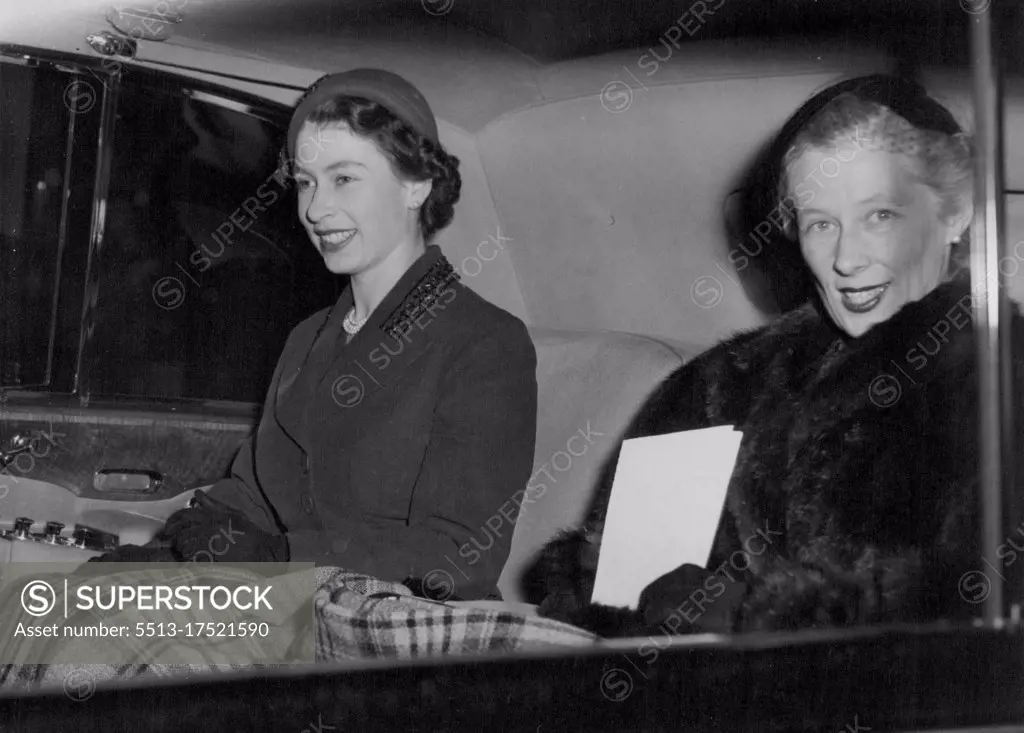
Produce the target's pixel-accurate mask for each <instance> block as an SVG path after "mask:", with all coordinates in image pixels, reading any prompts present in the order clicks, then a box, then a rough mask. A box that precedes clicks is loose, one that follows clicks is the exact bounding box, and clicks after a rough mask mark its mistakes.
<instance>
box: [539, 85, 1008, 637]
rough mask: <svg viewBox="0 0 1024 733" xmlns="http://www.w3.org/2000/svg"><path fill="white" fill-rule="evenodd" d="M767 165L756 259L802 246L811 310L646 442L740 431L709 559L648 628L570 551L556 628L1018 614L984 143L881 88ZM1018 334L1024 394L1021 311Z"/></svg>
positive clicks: (692, 383) (802, 117) (647, 610)
mask: <svg viewBox="0 0 1024 733" xmlns="http://www.w3.org/2000/svg"><path fill="white" fill-rule="evenodd" d="M763 161H764V163H765V165H764V167H763V168H761V169H759V170H760V172H761V173H762V174H763V175H762V176H761V178H760V181H761V184H762V186H764V188H763V189H762V190H766V191H767V192H768V194H769V196H768V197H767V198H768V200H769V201H770V203H769V204H768V205H762V206H756V205H755V206H754V208H753V212H754V215H753V216H752V217H751V222H753V223H755V224H756V223H757V222H758V221H776V220H781V221H783V222H784V232H785V234H786V236H784V237H779V238H778V241H777V242H775V243H774V245H775V247H774V249H773V248H772V247H771V246H766V247H765V251H764V254H763V257H766V258H780V259H782V258H786V257H788V256H789V255H788V254H787V248H790V249H789V251H791V252H793V253H794V255H796V256H795V257H793V258H791V259H795V260H797V261H799V262H800V265H799V266H800V267H803V268H805V271H806V273H807V274H808V276H809V278H810V281H811V282H812V283H813V286H814V296H813V297H812V298H811V299H810V301H809V302H806V303H805V304H803V305H801V306H799V307H797V308H795V309H794V310H791V311H790V312H788V313H786V314H785V315H783V316H782V317H781V318H779V319H778V320H777V321H775V322H774V323H772V324H770V325H768V326H766V327H764V328H761V329H758V330H755V331H751V332H748V333H743V334H741V335H738V336H736V337H734V338H732V339H731V340H729V341H727V342H725V343H723V344H721V345H720V346H718V347H716V348H714V349H712V350H710V351H709V352H707V353H706V354H704V355H703V356H701V357H699V358H698V359H696V360H694V361H693V362H692V363H690V364H688V365H686V366H684V367H682V368H681V369H680V370H679V371H678V372H676V373H675V374H674V375H672V376H670V377H669V378H668V379H667V380H666V381H665V383H664V384H663V385H662V386H661V387H660V388H659V389H658V390H657V391H656V393H655V394H654V395H653V396H652V398H651V400H650V402H649V403H648V404H647V405H646V406H645V408H644V409H643V410H642V411H641V413H640V415H639V417H638V420H637V421H636V424H635V426H634V428H633V429H632V431H631V436H632V437H638V436H644V435H657V434H662V433H668V432H673V431H678V430H688V429H694V428H704V427H710V426H715V425H729V424H731V425H735V426H736V428H737V429H739V430H742V432H743V441H742V445H741V448H740V452H739V456H738V459H737V465H736V467H735V470H734V473H733V475H732V479H731V483H730V486H729V489H728V494H727V499H726V507H725V510H724V512H723V517H722V520H721V524H720V527H719V532H718V535H717V540H716V543H715V547H714V549H713V551H712V554H711V558H710V561H709V563H708V564H707V567H706V568H698V567H695V566H692V565H683V566H681V567H680V568H678V569H677V570H675V571H673V572H672V573H669V574H667V575H666V576H663V577H662V578H660V579H659V580H657V581H655V582H654V583H652V584H651V585H650V586H648V588H647V589H646V590H645V593H644V595H643V597H642V599H641V609H640V612H638V613H631V612H628V611H625V610H620V609H609V608H604V607H600V606H593V605H589V603H588V600H589V598H590V593H591V589H592V584H593V577H594V566H595V564H596V560H595V555H596V553H594V552H593V549H592V543H596V542H598V541H599V536H595V535H596V534H597V532H596V530H592V532H593V534H591V535H590V536H589V537H588V534H587V532H586V531H580V532H576V533H574V534H572V535H570V536H567V537H563V538H561V539H559V540H558V541H556V542H554V543H552V544H551V545H549V546H548V548H547V549H546V552H545V556H544V557H543V558H542V561H541V563H540V564H539V566H538V568H537V573H538V577H539V578H541V579H542V581H541V584H542V585H545V586H546V592H547V597H546V599H545V600H544V604H543V608H542V613H544V614H546V615H549V616H552V617H555V618H560V619H564V620H568V621H570V622H573V623H576V624H578V625H581V626H585V627H587V628H590V629H592V630H594V631H597V632H598V633H600V634H604V635H617V634H628V633H638V632H640V631H642V630H643V629H644V628H645V627H646V628H650V627H658V626H660V625H662V624H664V627H663V628H664V629H665V630H667V632H669V633H671V632H672V631H675V632H677V633H684V632H687V631H694V630H716V631H723V630H730V629H733V630H748V629H779V628H802V627H809V626H816V625H845V624H861V623H879V622H886V621H898V620H903V621H924V620H933V619H940V618H960V617H967V616H971V615H973V614H976V613H977V612H978V610H979V608H980V606H979V605H978V604H979V600H980V599H982V598H983V595H979V586H983V585H984V574H985V573H993V572H999V573H1001V574H1002V575H1003V576H1005V577H1006V579H1007V581H1008V583H1009V589H1008V590H1009V592H1010V594H1011V596H1014V597H1019V594H1020V590H1021V585H1020V582H1021V572H1020V567H1021V566H1020V564H1018V565H1017V566H1016V567H1010V566H1009V563H1008V564H1007V566H1006V567H1003V568H998V569H995V568H992V569H990V568H988V567H987V566H986V565H985V563H984V561H983V559H982V556H981V553H980V549H979V540H980V537H979V534H980V524H979V522H980V512H979V491H978V488H979V487H978V468H979V446H978V414H977V413H978V374H977V370H976V364H975V354H976V345H975V338H974V333H973V324H972V323H971V315H972V310H971V308H972V296H971V291H970V277H969V276H968V274H967V272H966V271H965V270H963V268H962V262H963V260H964V256H963V255H964V252H963V250H964V247H965V239H966V237H967V234H968V226H969V224H970V221H971V217H972V210H973V204H972V176H973V159H972V150H971V145H970V141H969V139H968V138H967V136H966V135H965V134H964V133H963V132H962V130H961V129H960V127H959V125H958V124H957V123H956V122H955V120H954V119H953V117H952V115H950V113H949V112H948V111H947V110H946V109H945V108H944V107H942V106H941V105H940V104H939V103H938V102H936V101H935V100H934V99H932V98H931V97H929V96H928V95H927V94H926V93H925V91H924V90H923V89H922V88H921V87H919V86H918V85H917V84H914V83H912V82H909V81H905V80H901V79H897V78H891V77H886V76H872V77H865V78H858V79H853V80H849V81H845V82H842V83H840V84H837V85H835V86H833V87H831V88H829V89H826V90H825V91H823V92H821V93H820V94H818V95H817V96H815V97H814V98H812V99H811V100H810V101H808V102H807V103H806V104H805V105H804V106H803V107H801V108H800V109H799V110H798V111H797V112H796V114H795V115H794V116H793V117H792V118H791V119H790V120H789V122H787V124H786V125H785V126H784V128H783V129H782V131H781V132H780V134H779V136H778V138H777V139H776V140H775V142H774V143H773V144H772V145H771V146H770V148H769V149H768V151H767V154H766V155H765V156H764V158H763ZM752 200H753V201H754V203H755V204H756V203H757V196H753V197H752ZM990 281H992V280H991V278H990ZM1011 331H1012V334H1013V335H1012V343H1013V354H1014V358H1013V373H1014V378H1015V383H1016V384H1017V385H1018V388H1020V387H1024V341H1022V337H1024V320H1022V318H1021V315H1020V314H1019V312H1017V311H1016V309H1015V312H1014V318H1013V323H1012V328H1011ZM1022 406H1024V400H1020V399H1016V400H1015V402H1014V407H1015V411H1016V415H1015V418H1016V425H1017V431H1018V432H1017V435H1016V436H1015V445H1016V446H1017V452H1016V455H1017V457H1018V459H1021V457H1022V455H1024V454H1022V453H1021V452H1020V450H1019V447H1020V446H1021V445H1024V439H1022V438H1024V435H1022V432H1021V431H1022V428H1024V409H1022ZM1022 469H1024V465H1022V466H1021V467H1020V468H1019V469H1018V470H1017V484H1016V486H1014V487H1011V489H1010V493H1011V496H1012V498H1013V501H1012V502H1011V504H1014V503H1017V504H1019V499H1017V497H1022V496H1024V492H1022V490H1021V489H1022V488H1024V470H1022ZM601 493H602V495H601V496H600V497H599V499H600V502H601V504H602V506H600V507H599V508H598V510H597V515H596V519H597V520H600V519H602V516H603V512H604V510H605V509H604V507H605V506H606V502H607V486H606V487H605V488H604V490H603V491H602V492H601ZM1008 510H1009V511H1008V517H1007V519H1008V521H1007V524H1006V526H1007V527H1008V528H1012V527H1015V526H1017V523H1018V521H1019V520H1020V518H1021V508H1020V507H1019V506H1012V505H1011V506H1009V507H1008ZM588 540H589V541H588ZM989 577H990V578H994V576H993V575H989ZM980 590H983V587H982V588H980Z"/></svg>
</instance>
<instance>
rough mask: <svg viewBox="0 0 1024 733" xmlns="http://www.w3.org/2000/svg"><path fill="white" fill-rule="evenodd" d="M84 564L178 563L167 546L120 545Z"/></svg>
mask: <svg viewBox="0 0 1024 733" xmlns="http://www.w3.org/2000/svg"><path fill="white" fill-rule="evenodd" d="M86 562H178V558H177V557H176V556H175V554H174V552H173V551H172V550H171V548H170V547H167V546H161V545H145V546H142V547H140V546H139V545H121V546H120V547H118V548H117V549H116V550H113V551H112V552H108V553H106V554H104V555H97V556H96V557H91V558H89V559H88V560H87V561H86Z"/></svg>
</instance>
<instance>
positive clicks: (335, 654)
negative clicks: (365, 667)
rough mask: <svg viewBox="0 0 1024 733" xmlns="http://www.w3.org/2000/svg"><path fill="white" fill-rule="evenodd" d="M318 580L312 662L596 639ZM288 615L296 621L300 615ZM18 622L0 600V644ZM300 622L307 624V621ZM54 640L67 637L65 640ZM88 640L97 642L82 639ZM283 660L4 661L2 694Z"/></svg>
mask: <svg viewBox="0 0 1024 733" xmlns="http://www.w3.org/2000/svg"><path fill="white" fill-rule="evenodd" d="M225 572H230V569H229V568H225ZM316 583H317V588H316V591H315V594H314V596H313V605H314V613H313V619H312V625H313V633H314V635H315V636H314V650H315V659H316V662H317V663H325V662H340V661H350V660H368V659H393V660H404V659H416V658H424V657H441V656H451V655H460V654H478V653H487V652H504V653H515V652H520V651H531V650H538V649H545V648H552V647H573V646H582V645H591V644H593V643H595V642H596V641H597V639H596V637H595V636H594V635H593V634H590V633H588V632H586V631H583V630H582V629H578V628H576V627H574V626H569V625H567V624H563V623H559V622H557V621H552V620H550V619H546V618H542V617H539V616H529V615H525V614H519V613H513V612H509V611H505V610H490V609H478V608H472V607H466V606H452V605H448V604H444V603H439V602H436V601H429V600H425V599H421V598H416V597H414V596H413V594H412V591H411V590H410V589H409V588H407V587H406V586H404V585H401V584H399V583H391V582H386V581H382V580H379V579H377V578H373V577H370V576H368V575H364V574H360V573H356V572H352V571H347V570H343V569H340V568H317V569H316ZM293 621H294V622H295V623H302V621H301V619H293ZM19 622H26V623H32V622H34V620H33V619H32V618H31V617H28V616H27V615H26V614H25V612H24V611H23V610H22V608H21V606H20V603H19V604H18V605H17V606H16V605H15V604H14V603H11V602H9V601H8V602H7V603H4V604H2V605H0V642H2V641H3V640H4V639H10V638H11V637H10V631H11V630H12V629H13V628H15V626H16V625H17V623H19ZM305 623H306V624H307V626H308V624H309V621H308V619H307V620H306V622H305ZM305 632H306V633H309V629H308V628H307V629H305ZM297 633H298V630H297ZM56 642H57V643H60V644H66V643H67V642H66V641H65V640H63V639H59V640H56ZM87 642H88V643H94V644H95V643H97V641H96V640H81V643H87ZM65 656H66V657H70V656H71V655H70V654H66V655H65ZM8 658H10V657H8ZM281 666H282V665H235V664H211V663H204V662H202V661H201V660H200V661H191V662H184V663H181V664H144V663H137V664H47V665H43V664H5V665H3V666H2V667H0V695H5V696H6V695H17V694H24V693H26V692H32V691H40V690H47V689H55V688H58V687H62V688H63V690H64V692H65V693H66V694H68V695H69V696H72V697H80V698H82V699H84V697H85V696H87V695H91V694H92V691H94V690H95V688H96V685H97V684H98V683H99V684H102V683H104V682H110V681H116V680H122V679H130V678H135V677H149V678H152V677H164V678H166V677H174V678H178V679H180V678H185V679H188V678H193V677H195V676H202V677H208V676H209V675H210V674H211V673H226V674H230V673H232V672H237V671H241V670H252V669H257V670H261V671H273V670H274V669H276V668H280V667H281Z"/></svg>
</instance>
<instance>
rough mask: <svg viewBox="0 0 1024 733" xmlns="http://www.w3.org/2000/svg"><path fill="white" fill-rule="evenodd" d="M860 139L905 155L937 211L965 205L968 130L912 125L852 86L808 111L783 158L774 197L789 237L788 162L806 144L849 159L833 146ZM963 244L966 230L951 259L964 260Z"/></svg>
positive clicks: (858, 143)
mask: <svg viewBox="0 0 1024 733" xmlns="http://www.w3.org/2000/svg"><path fill="white" fill-rule="evenodd" d="M935 104H937V103H935ZM864 143H867V144H869V145H870V146H871V147H873V148H874V149H881V150H888V151H889V152H893V153H902V154H903V155H906V156H907V157H908V158H910V159H911V160H912V161H913V163H914V173H915V175H916V176H917V178H918V180H919V181H920V182H921V183H923V184H924V185H926V186H928V187H929V188H931V189H932V190H933V191H934V192H935V194H936V195H937V196H938V199H939V205H940V211H939V216H941V217H943V218H944V219H945V218H949V217H952V216H955V215H956V214H957V213H959V212H961V211H964V210H966V209H967V208H969V207H970V203H971V197H972V194H973V170H974V168H973V164H974V150H973V146H972V143H971V140H970V137H969V136H968V135H966V134H965V133H963V132H956V133H953V134H947V133H945V132H942V131H939V130H934V129H922V128H918V127H915V126H914V125H913V124H912V123H910V122H909V121H908V120H906V119H905V118H904V117H901V116H900V115H899V114H897V113H896V112H895V111H893V110H892V109H890V108H889V107H886V106H885V105H883V104H881V103H879V102H877V101H874V100H871V99H864V98H862V97H860V96H858V95H857V94H856V92H855V91H851V92H846V93H843V94H840V95H838V96H837V97H835V99H833V100H832V101H830V102H829V103H828V104H827V105H825V107H823V108H822V109H821V111H819V112H818V113H817V114H816V115H815V116H814V117H812V118H811V119H810V120H809V121H808V122H807V123H806V124H805V125H804V126H803V127H802V128H801V129H800V131H799V132H798V133H797V134H796V136H795V137H794V138H793V142H792V145H791V146H790V147H789V149H788V150H787V151H786V153H785V155H784V156H783V158H782V161H781V166H780V173H781V175H780V178H779V190H778V197H779V201H780V202H786V203H785V204H783V205H781V210H782V212H783V218H784V219H785V220H786V234H787V236H788V237H789V238H790V239H795V238H796V236H795V234H794V226H793V224H794V219H795V210H794V209H795V207H794V206H792V197H791V196H790V195H789V188H790V187H789V181H788V173H789V170H790V167H791V166H792V164H793V163H794V162H795V161H796V160H797V158H799V157H800V156H801V155H803V154H804V153H805V152H806V151H807V150H808V149H810V148H819V149H820V148H825V149H831V148H836V149H837V159H839V160H844V159H845V160H850V159H852V158H842V157H839V155H838V151H839V150H843V149H844V148H846V149H852V150H853V151H854V155H855V154H856V150H857V149H859V148H860V147H862V145H863V144H864ZM968 249H969V245H968V241H967V232H965V233H964V236H963V237H961V241H960V242H959V243H954V245H953V249H952V252H951V262H950V264H951V265H954V264H956V265H962V264H965V263H964V260H965V258H966V255H967V251H968Z"/></svg>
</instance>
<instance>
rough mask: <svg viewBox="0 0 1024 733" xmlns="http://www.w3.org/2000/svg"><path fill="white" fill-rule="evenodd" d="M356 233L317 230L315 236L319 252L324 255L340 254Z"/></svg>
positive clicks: (353, 230)
mask: <svg viewBox="0 0 1024 733" xmlns="http://www.w3.org/2000/svg"><path fill="white" fill-rule="evenodd" d="M357 232H358V230H357V229H333V230H327V231H319V230H318V231H317V232H316V236H317V238H318V241H317V244H318V245H319V247H320V252H321V253H322V254H325V255H329V254H334V253H336V252H340V251H341V250H342V249H344V247H345V245H346V244H348V243H349V242H351V241H352V238H353V237H355V236H356V233H357Z"/></svg>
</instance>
